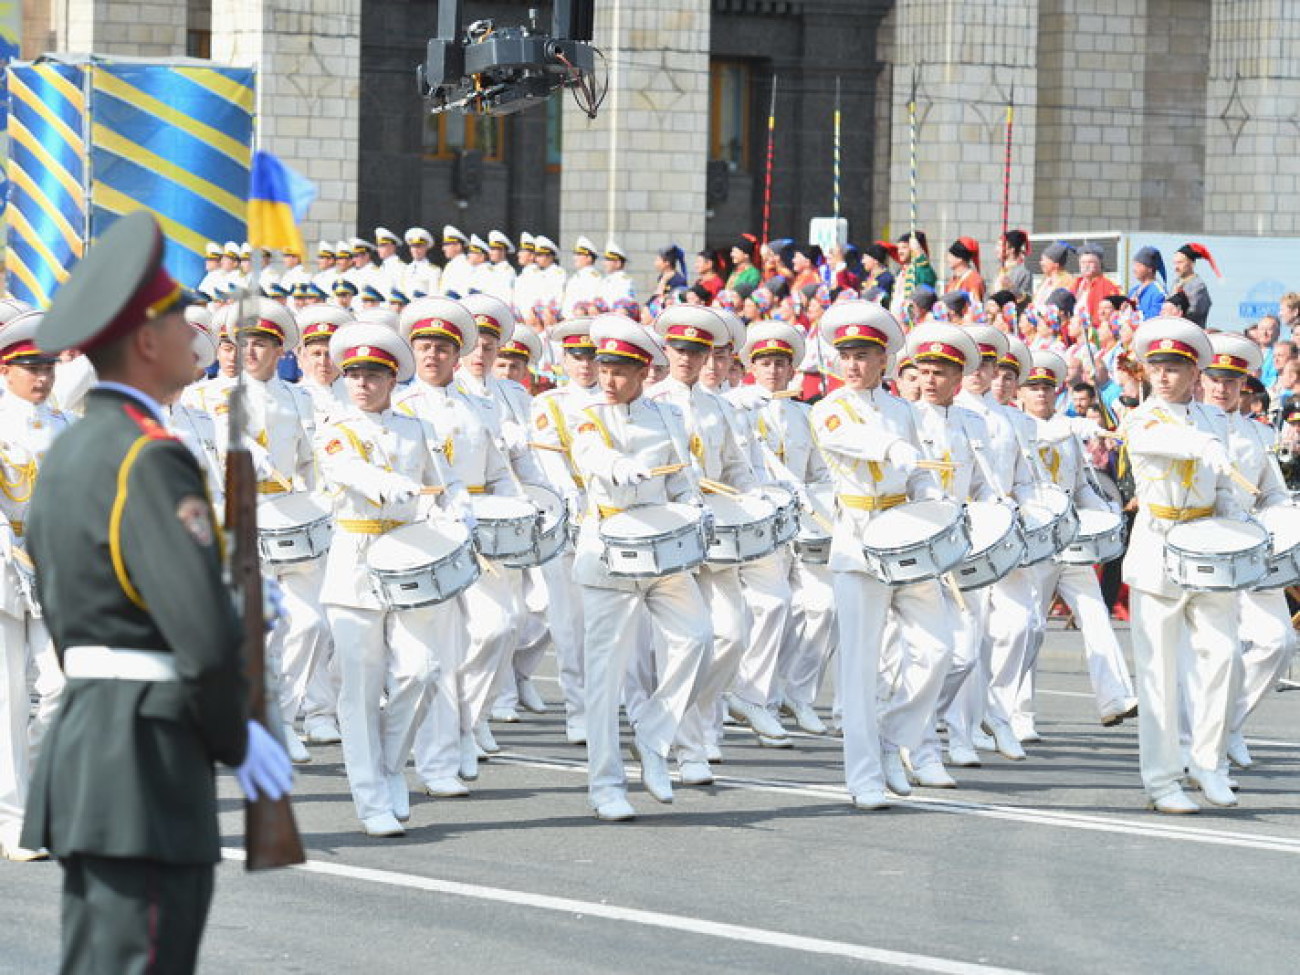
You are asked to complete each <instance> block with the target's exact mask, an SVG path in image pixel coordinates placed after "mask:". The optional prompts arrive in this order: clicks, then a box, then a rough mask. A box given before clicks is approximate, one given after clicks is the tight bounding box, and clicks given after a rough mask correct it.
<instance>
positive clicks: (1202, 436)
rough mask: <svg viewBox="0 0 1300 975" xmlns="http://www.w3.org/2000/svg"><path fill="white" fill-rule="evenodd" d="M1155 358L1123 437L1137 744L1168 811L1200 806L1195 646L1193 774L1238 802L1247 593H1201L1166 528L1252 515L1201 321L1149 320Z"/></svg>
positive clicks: (1220, 799) (1146, 329)
mask: <svg viewBox="0 0 1300 975" xmlns="http://www.w3.org/2000/svg"><path fill="white" fill-rule="evenodd" d="M1133 352H1134V354H1135V355H1136V356H1137V357H1138V358H1139V359H1140V360H1142V361H1143V362H1145V363H1146V366H1147V377H1148V379H1149V381H1150V383H1151V395H1150V396H1148V397H1147V399H1146V400H1145V402H1143V403H1142V404H1141V405H1139V406H1137V407H1135V408H1134V409H1132V410H1131V411H1130V412H1129V413H1128V414H1127V415H1125V417H1124V424H1123V429H1122V432H1123V435H1124V439H1125V443H1126V446H1127V448H1128V456H1129V461H1130V463H1131V464H1132V466H1133V480H1134V483H1135V485H1136V487H1137V496H1138V503H1139V507H1138V514H1137V520H1136V521H1135V522H1134V525H1133V533H1132V536H1131V537H1130V539H1129V545H1128V553H1127V555H1126V556H1125V558H1124V581H1125V582H1127V583H1128V585H1129V604H1130V612H1131V613H1132V620H1133V630H1132V634H1133V656H1134V660H1135V664H1136V668H1137V684H1138V700H1139V701H1140V702H1141V707H1140V710H1139V712H1138V749H1139V755H1140V760H1141V768H1142V784H1143V785H1144V786H1145V788H1146V792H1147V795H1148V797H1149V798H1150V801H1151V806H1152V808H1154V809H1155V810H1156V811H1157V812H1161V813H1175V814H1176V813H1194V812H1197V811H1198V810H1199V808H1200V807H1199V806H1197V804H1196V803H1195V802H1193V801H1192V800H1191V799H1190V798H1189V797H1188V796H1187V794H1186V793H1185V792H1184V791H1183V789H1182V785H1181V780H1182V776H1183V752H1182V749H1181V747H1180V745H1179V735H1178V713H1179V681H1178V663H1179V656H1180V654H1181V653H1182V652H1183V648H1184V646H1185V645H1187V644H1190V648H1191V654H1192V659H1191V661H1190V663H1189V668H1190V672H1189V678H1190V680H1189V681H1188V687H1187V693H1188V696H1189V699H1190V700H1189V704H1190V711H1191V714H1192V727H1191V749H1190V756H1189V764H1188V768H1187V772H1188V775H1189V777H1190V778H1192V779H1193V780H1194V781H1195V782H1196V783H1197V784H1199V785H1200V787H1201V792H1202V795H1203V796H1204V797H1205V800H1206V801H1207V802H1209V803H1211V804H1212V805H1216V806H1234V805H1236V804H1237V798H1236V796H1235V795H1234V794H1233V792H1232V790H1231V789H1230V788H1229V787H1228V783H1227V777H1226V776H1225V775H1223V774H1222V772H1221V771H1220V763H1221V762H1222V760H1223V758H1224V748H1225V744H1226V739H1227V733H1228V723H1229V714H1230V711H1231V709H1232V706H1233V703H1234V695H1233V681H1232V672H1233V667H1234V659H1235V658H1236V656H1237V654H1238V653H1239V648H1238V643H1239V639H1238V621H1239V618H1240V612H1239V606H1240V597H1239V596H1238V594H1237V593H1235V592H1228V591H1216V592H1206V591H1191V590H1186V589H1184V588H1182V587H1180V586H1178V585H1177V584H1176V583H1174V582H1173V581H1172V580H1171V579H1170V577H1169V574H1168V571H1167V570H1166V568H1165V562H1164V539H1165V535H1166V533H1167V532H1168V531H1169V530H1170V529H1171V528H1172V527H1173V526H1174V525H1177V524H1180V523H1183V522H1188V521H1194V520H1196V519H1200V518H1208V517H1211V516H1215V515H1217V516H1219V517H1225V518H1242V517H1244V514H1243V512H1242V509H1241V506H1240V504H1239V503H1238V501H1237V497H1236V494H1235V491H1234V487H1233V483H1232V480H1231V473H1232V461H1231V458H1230V456H1229V453H1228V447H1227V444H1228V438H1229V430H1228V421H1227V417H1226V416H1224V414H1223V411H1222V410H1219V409H1217V408H1216V407H1212V406H1207V405H1205V404H1203V403H1197V402H1195V401H1194V400H1193V398H1192V397H1193V391H1194V389H1195V385H1196V380H1197V375H1198V372H1199V370H1201V369H1203V368H1205V367H1206V366H1208V365H1209V364H1210V362H1211V360H1212V356H1213V350H1212V349H1211V346H1210V340H1209V338H1208V337H1207V336H1206V334H1205V332H1204V331H1202V330H1201V329H1200V328H1199V327H1198V326H1196V325H1194V324H1193V323H1191V322H1189V321H1186V320H1184V319H1181V318H1151V319H1147V321H1145V322H1143V323H1142V325H1141V326H1140V327H1139V328H1138V330H1137V334H1136V335H1134V337H1133Z"/></svg>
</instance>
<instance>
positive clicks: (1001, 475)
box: [943, 325, 1040, 767]
mask: <svg viewBox="0 0 1300 975" xmlns="http://www.w3.org/2000/svg"><path fill="white" fill-rule="evenodd" d="M966 331H967V332H968V333H969V334H970V336H971V338H973V339H974V340H975V344H976V345H977V346H978V347H979V350H980V367H979V368H978V369H976V370H975V371H974V372H973V373H971V374H970V375H968V376H966V378H965V379H964V380H963V381H962V392H961V393H960V394H958V396H957V399H956V405H957V406H960V407H963V408H965V409H967V410H969V411H970V412H972V413H974V414H975V415H977V416H978V417H979V418H980V419H981V420H982V421H983V423H984V430H985V434H986V435H985V436H984V438H983V440H982V441H980V440H978V439H977V438H974V437H972V438H971V439H972V446H973V447H974V448H975V452H976V454H975V456H976V461H977V463H978V462H981V461H982V463H983V464H984V467H983V471H982V472H983V474H984V476H985V478H986V479H988V480H990V481H993V482H995V483H994V488H995V490H996V492H997V493H998V494H1000V495H1003V496H1012V497H1013V498H1014V500H1016V501H1023V500H1025V499H1026V498H1027V497H1028V495H1029V492H1030V491H1031V490H1032V482H1033V479H1034V478H1033V475H1032V474H1031V472H1030V470H1029V466H1028V462H1027V460H1026V451H1027V450H1028V449H1029V441H1030V434H1029V432H1028V431H1026V432H1025V433H1024V434H1023V435H1022V434H1021V433H1020V432H1019V431H1018V430H1017V426H1016V425H1017V423H1019V422H1026V423H1027V421H1026V420H1025V418H1024V415H1023V414H1021V413H1019V411H1015V415H1014V416H1013V415H1011V414H1012V412H1013V411H1011V410H1009V409H1007V408H1006V407H1004V406H1002V405H1001V404H1000V403H998V401H997V399H996V398H995V397H994V396H993V394H992V392H991V389H992V385H993V381H994V379H995V378H996V376H997V372H998V369H999V368H1000V366H999V363H1000V362H1001V361H1002V359H1003V358H1005V357H1006V356H1007V354H1008V350H1009V344H1008V341H1007V336H1006V335H1005V334H1004V333H1002V332H1000V331H998V330H997V329H995V328H991V327H989V326H987V325H974V326H970V327H968V328H967V329H966ZM965 598H966V602H967V604H968V605H969V606H970V607H971V608H972V610H973V612H972V613H970V614H969V615H966V614H963V617H962V620H961V626H960V636H959V640H961V641H969V640H974V641H975V642H976V646H975V648H974V652H975V657H974V660H973V662H972V664H971V666H970V672H969V673H968V674H967V676H966V678H965V680H963V681H962V682H961V686H960V687H959V688H958V690H957V694H956V696H955V697H954V698H953V703H952V705H951V706H950V707H948V708H947V709H946V710H945V711H944V712H943V717H944V718H945V719H946V721H947V724H948V759H949V762H950V763H951V764H953V765H958V766H966V767H972V766H978V765H979V764H980V757H979V753H978V752H976V750H975V744H974V741H975V735H976V733H977V732H978V731H979V728H980V724H981V722H982V721H983V720H984V715H985V709H986V706H987V703H988V689H989V681H990V669H991V660H992V656H993V654H994V652H995V650H996V651H997V652H998V653H999V656H1001V657H1003V658H1005V657H1008V656H1010V657H1015V658H1017V659H1018V660H1020V659H1023V658H1024V656H1025V654H1026V651H1027V648H1028V644H1029V637H1030V634H1031V633H1033V632H1037V630H1038V629H1039V628H1040V622H1039V613H1038V609H1037V607H1038V600H1037V597H1036V595H1035V593H1034V586H1033V577H1032V576H1031V575H1030V573H1029V572H1028V570H1026V569H1024V568H1015V569H1012V570H1011V571H1010V572H1008V573H1007V574H1006V575H1005V576H1003V577H1002V578H1001V579H999V580H998V581H997V582H995V583H993V585H991V586H986V587H984V588H982V589H977V590H975V591H973V592H970V593H968V594H967V596H966V597H965ZM964 656H965V652H964V651H963V649H961V648H959V649H958V651H957V660H958V662H960V661H961V660H962V659H964ZM1014 669H1015V673H1016V679H1015V681H1014V684H1015V687H1016V688H1019V685H1020V680H1019V675H1020V674H1021V672H1022V670H1023V668H1022V667H1021V666H1019V665H1018V664H1017V665H1016V666H1015V667H1014ZM990 727H991V728H992V730H993V738H994V741H995V743H996V746H997V749H998V751H999V752H1000V753H1001V754H1002V755H1003V756H1004V757H1006V758H1009V759H1011V760H1013V761H1020V760H1023V759H1024V757H1025V751H1024V748H1023V747H1022V746H1021V744H1020V740H1019V739H1018V738H1016V736H1015V735H1014V734H1013V733H1012V731H1011V728H1010V725H1009V724H1007V723H1006V722H1005V721H991V722H990Z"/></svg>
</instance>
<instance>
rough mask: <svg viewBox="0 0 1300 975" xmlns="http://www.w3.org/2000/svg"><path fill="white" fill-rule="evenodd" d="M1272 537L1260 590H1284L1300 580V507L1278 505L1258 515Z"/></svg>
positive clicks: (1270, 537)
mask: <svg viewBox="0 0 1300 975" xmlns="http://www.w3.org/2000/svg"><path fill="white" fill-rule="evenodd" d="M1255 519H1256V520H1257V521H1258V522H1259V523H1260V524H1261V525H1263V526H1264V528H1265V530H1266V531H1267V532H1268V537H1269V556H1268V561H1267V563H1266V564H1265V566H1266V569H1265V573H1264V578H1263V580H1262V581H1261V582H1260V583H1259V584H1258V585H1257V586H1256V587H1255V588H1256V589H1282V588H1284V587H1286V586H1293V585H1295V584H1296V583H1297V582H1300V506H1297V505H1294V504H1278V505H1274V506H1273V507H1271V508H1265V509H1264V510H1263V511H1260V512H1257V513H1256V514H1255Z"/></svg>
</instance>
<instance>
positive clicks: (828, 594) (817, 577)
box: [768, 558, 839, 705]
mask: <svg viewBox="0 0 1300 975" xmlns="http://www.w3.org/2000/svg"><path fill="white" fill-rule="evenodd" d="M789 579H790V617H789V619H788V620H787V621H786V626H785V632H784V633H783V634H782V635H781V650H780V653H779V655H778V657H777V663H776V674H777V680H776V688H775V690H774V692H773V693H772V694H771V695H770V696H769V697H768V704H769V705H777V704H779V703H780V702H781V700H782V699H784V700H787V701H791V702H795V703H799V704H808V705H811V704H813V703H814V702H815V701H816V700H817V691H818V688H819V687H820V685H821V681H822V675H823V674H824V673H825V671H826V664H827V661H829V660H830V658H831V654H832V653H833V652H834V650H835V644H836V641H837V640H838V639H839V635H838V631H837V629H836V623H835V590H834V588H833V585H832V581H831V570H830V568H829V567H828V566H825V565H816V564H814V563H811V562H805V561H804V560H803V559H800V558H793V559H791V560H790V576H789Z"/></svg>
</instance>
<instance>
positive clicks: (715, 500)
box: [704, 494, 776, 525]
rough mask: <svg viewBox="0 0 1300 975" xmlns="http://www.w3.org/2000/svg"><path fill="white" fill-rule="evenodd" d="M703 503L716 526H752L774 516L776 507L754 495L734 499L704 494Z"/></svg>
mask: <svg viewBox="0 0 1300 975" xmlns="http://www.w3.org/2000/svg"><path fill="white" fill-rule="evenodd" d="M704 503H705V504H707V505H708V506H709V509H710V510H711V511H712V512H713V520H714V523H715V524H718V525H752V524H753V523H754V522H756V521H762V520H763V519H764V518H771V517H773V516H774V515H775V514H776V506H775V505H773V504H772V502H771V501H768V500H767V499H766V498H761V497H759V496H758V495H756V494H742V495H740V496H739V497H735V498H732V497H728V496H727V495H724V494H706V495H705V496H704Z"/></svg>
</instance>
